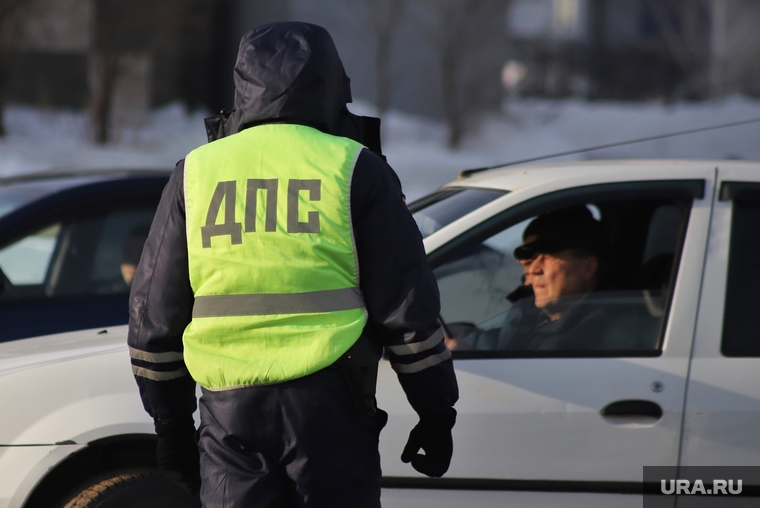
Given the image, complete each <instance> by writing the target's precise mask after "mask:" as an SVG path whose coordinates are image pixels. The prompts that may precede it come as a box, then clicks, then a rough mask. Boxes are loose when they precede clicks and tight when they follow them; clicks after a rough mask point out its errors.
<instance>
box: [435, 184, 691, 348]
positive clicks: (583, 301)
mask: <svg viewBox="0 0 760 508" xmlns="http://www.w3.org/2000/svg"><path fill="white" fill-rule="evenodd" d="M600 187H603V186H600ZM574 191H577V189H576V190H574ZM575 193H576V194H578V192H575ZM628 196H629V197H628V198H627V199H617V198H615V197H614V196H608V197H606V198H605V196H604V193H598V192H593V193H592V194H590V195H589V196H587V197H584V196H582V192H581V193H580V194H579V195H578V196H577V197H576V198H573V199H570V200H568V199H567V196H562V195H561V193H558V196H557V200H556V204H554V205H552V204H551V203H547V202H546V200H544V202H542V203H541V205H540V206H539V207H537V209H536V213H534V214H530V213H527V214H526V213H523V214H522V215H519V216H516V217H513V218H507V219H506V220H504V221H503V222H502V223H501V224H500V225H498V227H496V228H494V226H493V225H491V226H490V231H489V232H488V234H487V235H484V236H483V235H482V237H481V238H478V239H477V240H473V241H470V242H468V243H465V244H461V245H457V246H455V247H454V248H452V249H450V250H449V251H448V252H446V253H444V254H442V255H440V256H438V257H437V258H436V259H435V260H434V262H433V266H434V273H435V276H436V278H437V280H438V285H439V288H440V292H441V305H442V310H441V317H442V320H443V321H444V325H445V330H446V335H447V344H448V345H449V347H450V348H451V349H452V350H453V351H454V352H455V353H457V355H458V356H460V357H461V356H464V357H493V356H579V357H583V356H651V355H656V354H659V351H660V350H661V348H662V338H663V337H662V335H663V331H664V330H665V324H666V320H667V316H668V310H669V301H670V298H671V295H672V290H673V287H674V284H675V274H676V273H677V268H678V263H679V258H680V251H681V248H682V244H683V238H684V234H685V230H686V226H687V223H688V218H689V212H690V209H691V203H692V200H691V199H690V198H688V197H684V196H683V195H681V193H676V195H674V196H673V197H667V196H666V195H665V196H663V193H662V192H655V193H651V195H647V192H646V191H643V190H642V191H639V192H637V193H634V194H633V195H632V194H630V193H628ZM574 200H575V201H574ZM573 201H574V202H573ZM524 205H527V206H528V208H525V207H524V208H525V209H526V210H529V207H530V203H529V202H528V203H524ZM584 210H585V211H584ZM573 214H576V215H577V214H580V215H581V216H582V217H583V220H582V221H580V222H581V223H579V224H574V223H573V219H572V216H573ZM526 215H527V216H528V218H527V219H526V218H525V216H526ZM547 217H555V218H554V219H547ZM556 217H559V219H556ZM552 220H554V221H557V220H558V221H559V222H558V223H557V224H554V225H552V223H551V221H552ZM584 221H585V222H584ZM536 224H539V225H541V224H543V226H540V227H539V226H536ZM547 224H548V226H547ZM590 226H593V228H592V229H594V230H595V231H597V233H594V235H592V236H593V238H592V236H589V235H590V234H589V233H588V229H589V227H590ZM542 228H543V229H542ZM574 228H575V229H574ZM536 231H539V233H538V235H537V236H536V234H535V233H536ZM542 235H543V236H542ZM552 236H553V237H552ZM596 237H598V238H599V239H601V240H600V241H602V243H603V245H604V248H601V247H600V248H595V247H593V246H592V243H593V242H592V243H589V242H591V241H592V240H594V238H596ZM583 238H586V240H584V241H585V243H584V241H582V239H583ZM589 238H591V239H592V240H589ZM533 241H535V242H537V243H535V244H532V245H533V247H529V248H528V249H527V250H524V249H521V252H522V253H521V254H520V256H523V257H527V259H522V263H521V261H520V260H518V259H516V249H518V248H520V247H521V246H522V247H523V248H524V247H526V246H530V245H531V242H533ZM594 241H596V240H594ZM547 242H548V243H547ZM552 242H555V244H552ZM563 242H564V243H563ZM593 245H596V244H593ZM530 249H535V250H536V251H538V252H532V251H531V250H530ZM523 250H524V252H523ZM531 256H532V257H531ZM583 277H585V278H584V279H583V280H582V281H581V282H578V280H579V278H583Z"/></svg>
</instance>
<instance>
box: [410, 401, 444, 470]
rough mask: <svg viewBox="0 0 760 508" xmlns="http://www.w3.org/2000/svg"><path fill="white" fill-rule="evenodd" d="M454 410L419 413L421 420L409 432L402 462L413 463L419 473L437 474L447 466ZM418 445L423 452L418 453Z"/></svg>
mask: <svg viewBox="0 0 760 508" xmlns="http://www.w3.org/2000/svg"><path fill="white" fill-rule="evenodd" d="M456 416H457V412H456V411H455V410H454V409H452V410H451V413H450V414H448V415H438V414H428V415H420V422H419V423H418V424H417V426H416V427H414V428H413V429H412V431H411V432H410V433H409V440H408V441H407V442H406V446H405V447H404V451H403V452H402V453H401V462H404V463H405V464H408V463H409V462H411V463H412V467H413V468H414V469H416V470H417V471H419V472H420V473H422V474H424V475H426V476H431V477H434V478H440V477H441V476H443V475H444V473H445V472H446V471H447V470H448V469H449V464H450V463H451V454H452V453H453V452H454V443H453V441H452V440H451V429H452V427H454V422H455V421H456ZM420 448H422V450H423V451H424V452H425V454H424V455H422V454H420V453H417V452H418V451H419V450H420Z"/></svg>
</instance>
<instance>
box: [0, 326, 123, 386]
mask: <svg viewBox="0 0 760 508" xmlns="http://www.w3.org/2000/svg"><path fill="white" fill-rule="evenodd" d="M126 344H127V327H126V326H117V327H110V328H94V329H91V330H79V331H76V332H68V333H59V334H55V335H45V336H42V337H32V338H29V339H21V340H14V341H10V342H5V343H2V344H0V376H4V375H7V374H10V373H13V372H17V371H19V370H22V369H27V368H32V367H38V366H41V365H45V364H50V363H58V362H62V361H67V360H72V359H76V358H83V357H87V356H97V355H101V354H106V353H111V352H113V351H118V350H120V349H126V347H127V345H126Z"/></svg>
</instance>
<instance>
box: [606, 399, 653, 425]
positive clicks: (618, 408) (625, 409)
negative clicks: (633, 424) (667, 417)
mask: <svg viewBox="0 0 760 508" xmlns="http://www.w3.org/2000/svg"><path fill="white" fill-rule="evenodd" d="M600 413H601V415H602V416H639V417H641V416H644V417H647V418H654V419H655V420H659V419H660V418H662V408H661V407H660V405H659V404H656V403H654V402H652V401H649V400H619V401H617V402H612V403H610V404H607V405H606V406H604V407H603V408H602V410H601V411H600Z"/></svg>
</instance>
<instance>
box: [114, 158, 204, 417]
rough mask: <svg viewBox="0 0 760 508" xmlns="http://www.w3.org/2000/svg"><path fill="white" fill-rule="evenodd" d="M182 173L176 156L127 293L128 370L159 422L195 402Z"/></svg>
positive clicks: (185, 414) (187, 413)
mask: <svg viewBox="0 0 760 508" xmlns="http://www.w3.org/2000/svg"><path fill="white" fill-rule="evenodd" d="M183 177H184V161H180V162H179V163H178V164H177V167H176V168H175V169H174V172H173V173H172V175H171V177H170V178H169V182H168V183H167V184H166V187H165V188H164V192H163V195H162V196H161V201H160V203H159V205H158V209H157V211H156V215H155V217H154V218H153V224H152V225H151V228H150V233H149V234H148V239H147V240H146V241H145V247H144V248H143V252H142V256H141V258H140V263H139V265H138V266H137V271H136V273H135V277H134V280H133V282H132V290H131V292H130V295H129V333H128V337H127V342H128V344H129V354H130V357H131V360H132V372H133V373H134V376H135V380H136V381H137V385H138V387H139V389H140V397H141V398H142V402H143V406H145V410H146V411H147V412H148V413H149V414H150V415H151V416H152V417H153V418H154V419H156V420H160V421H163V422H168V421H173V420H179V419H186V418H187V417H188V416H190V415H192V414H193V412H194V411H195V407H196V400H195V382H194V381H193V379H192V378H191V377H190V375H189V373H188V371H187V368H186V367H185V362H184V360H183V347H182V334H183V333H184V331H185V327H187V325H188V324H189V323H190V319H191V314H192V308H193V292H192V289H191V287H190V279H189V274H188V264H187V259H188V258H187V234H186V231H185V203H184V191H183Z"/></svg>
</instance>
